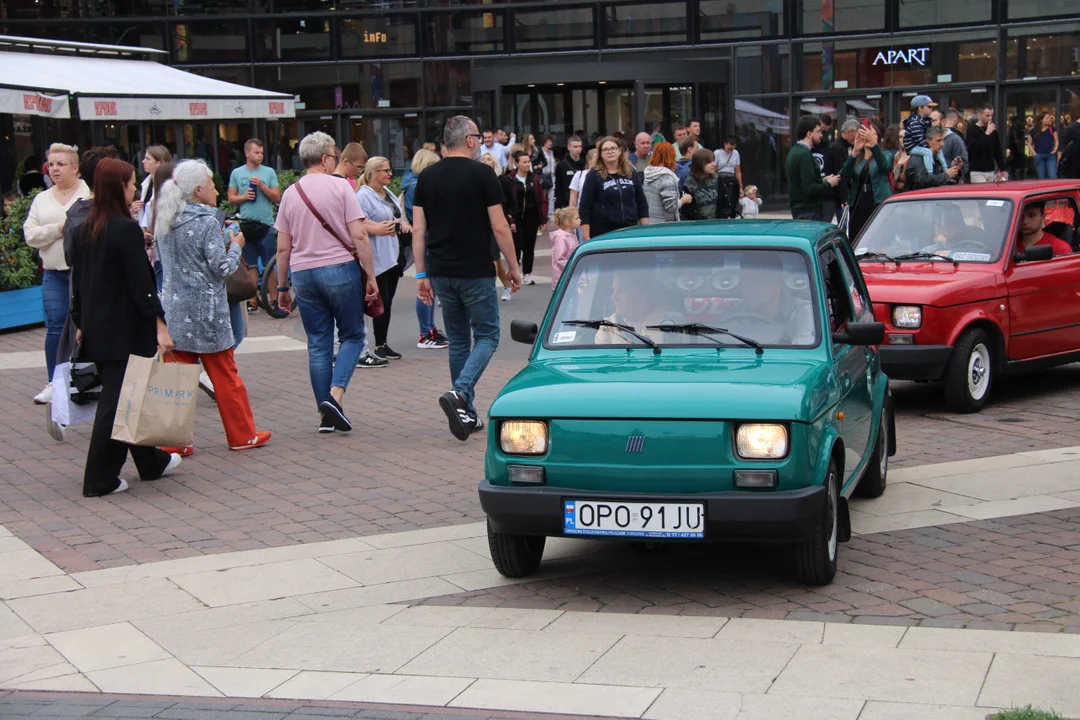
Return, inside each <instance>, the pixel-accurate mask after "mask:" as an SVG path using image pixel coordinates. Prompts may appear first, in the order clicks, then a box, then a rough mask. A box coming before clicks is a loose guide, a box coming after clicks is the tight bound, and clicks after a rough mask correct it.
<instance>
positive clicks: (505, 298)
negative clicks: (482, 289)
mask: <svg viewBox="0 0 1080 720" xmlns="http://www.w3.org/2000/svg"><path fill="white" fill-rule="evenodd" d="M509 300H510V288H503V294H502V301H503V302H507V301H509Z"/></svg>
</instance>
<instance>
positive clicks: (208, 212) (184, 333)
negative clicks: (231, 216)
mask: <svg viewBox="0 0 1080 720" xmlns="http://www.w3.org/2000/svg"><path fill="white" fill-rule="evenodd" d="M217 199H218V191H217V188H216V187H214V176H213V173H212V172H211V171H210V168H208V167H207V166H206V163H204V162H203V161H202V160H185V161H184V162H181V163H179V164H178V165H177V166H176V169H175V170H173V176H172V180H169V181H167V182H166V183H165V184H164V186H162V188H161V194H160V196H159V198H158V203H157V217H156V220H155V222H154V237H155V239H156V240H157V245H158V252H159V253H160V255H161V267H162V269H163V270H164V273H165V282H164V286H163V288H162V294H161V295H162V303H163V304H164V306H165V320H166V322H167V323H169V324H170V327H173V328H178V329H177V330H176V331H175V337H174V338H173V339H174V341H175V343H176V350H175V351H174V352H173V353H172V355H173V357H174V358H175V360H177V361H179V362H184V363H195V362H201V363H202V365H203V368H204V369H205V370H206V374H207V375H209V376H210V382H211V383H213V386H214V394H215V395H216V400H217V406H218V413H219V414H220V415H221V422H222V424H223V425H224V426H225V439H226V441H227V442H228V444H229V449H230V450H250V449H253V448H257V447H262V446H263V445H265V444H266V443H267V442H269V441H270V432H269V431H267V430H263V431H259V430H257V429H256V427H255V418H254V417H253V416H252V413H251V402H250V401H249V400H248V394H247V388H246V387H245V386H244V381H243V380H241V379H240V373H239V372H238V371H237V369H236V361H235V359H234V358H233V345H234V344H235V340H234V339H233V331H232V322H231V320H230V317H229V300H228V294H227V292H226V289H225V278H227V277H229V276H230V275H232V274H233V273H234V272H236V268H237V267H239V266H240V250H241V248H243V247H244V236H243V235H242V234H240V233H239V232H230V234H229V248H228V250H226V249H225V242H224V239H223V237H222V227H221V223H220V222H219V221H218V220H217V218H216V217H215V215H214V210H215V208H216V207H217ZM230 230H231V229H230ZM176 451H177V452H179V453H180V454H181V455H185V456H186V455H190V454H191V453H192V452H193V450H192V448H190V447H183V448H176Z"/></svg>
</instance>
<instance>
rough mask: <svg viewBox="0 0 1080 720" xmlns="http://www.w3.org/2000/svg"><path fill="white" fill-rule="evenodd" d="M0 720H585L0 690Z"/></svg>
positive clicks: (382, 707) (361, 705)
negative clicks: (86, 719) (102, 719)
mask: <svg viewBox="0 0 1080 720" xmlns="http://www.w3.org/2000/svg"><path fill="white" fill-rule="evenodd" d="M0 718H4V720H15V719H16V718H20V719H21V718H55V719H59V718H109V719H110V720H149V719H150V718H157V719H158V720H324V719H325V720H333V719H334V718H342V719H344V718H352V719H353V720H484V719H485V718H486V719H487V720H520V719H523V718H529V719H530V720H587V719H586V718H584V717H582V716H578V715H557V716H556V715H547V714H536V713H520V712H498V711H492V710H484V711H480V712H478V711H476V710H471V711H470V710H459V709H456V708H445V707H421V706H415V707H411V706H402V705H373V704H370V703H351V702H330V701H324V702H295V701H290V700H243V701H237V700H236V699H235V698H199V699H197V700H193V699H183V698H172V697H157V696H149V695H136V696H133V695H98V694H93V695H90V694H80V693H47V692H20V691H15V690H0Z"/></svg>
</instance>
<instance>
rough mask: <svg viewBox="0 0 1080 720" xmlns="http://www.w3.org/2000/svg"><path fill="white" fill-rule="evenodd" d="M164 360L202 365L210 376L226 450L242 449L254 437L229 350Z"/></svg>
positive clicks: (252, 422) (170, 356)
mask: <svg viewBox="0 0 1080 720" xmlns="http://www.w3.org/2000/svg"><path fill="white" fill-rule="evenodd" d="M165 357H166V361H173V360H175V361H176V362H182V363H188V364H191V365H194V364H195V363H197V362H202V365H203V369H205V370H206V374H207V375H209V376H210V382H212V383H214V394H215V395H216V396H217V406H218V413H220V414H221V424H222V425H224V426H225V440H226V442H228V444H229V447H237V446H239V445H244V444H246V443H248V442H250V441H251V439H252V438H253V437H255V433H256V430H255V418H254V416H253V415H252V414H251V402H250V401H249V400H248V394H247V388H246V387H244V381H243V380H241V379H240V373H239V372H238V371H237V369H236V361H235V360H234V359H233V351H232V348H229V349H228V350H224V351H222V352H218V353H210V354H206V355H202V354H198V353H190V352H184V351H183V350H173V351H172V352H171V353H169V354H167V355H166V356H165Z"/></svg>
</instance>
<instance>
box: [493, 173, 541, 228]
mask: <svg viewBox="0 0 1080 720" xmlns="http://www.w3.org/2000/svg"><path fill="white" fill-rule="evenodd" d="M499 182H500V183H501V184H502V188H503V194H505V195H506V205H505V206H504V208H505V210H506V214H507V216H508V217H511V218H513V220H514V222H515V223H517V222H521V220H522V218H523V217H524V210H525V202H524V198H523V197H522V193H523V191H524V190H525V188H526V187H528V188H531V189H532V193H533V201H534V202H535V203H536V215H537V218H538V221H537V224H538V225H543V224H544V223H546V222H547V221H548V216H547V209H548V201H547V193H546V192H545V190H544V188H543V187H541V185H540V175H539V174H537V173H529V174H528V175H526V176H525V185H524V186H523V185H522V184H521V181H520V180H518V178H517V172H514V173H513V174H508V175H503V176H502V177H501V178H499Z"/></svg>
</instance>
